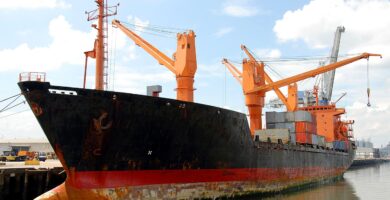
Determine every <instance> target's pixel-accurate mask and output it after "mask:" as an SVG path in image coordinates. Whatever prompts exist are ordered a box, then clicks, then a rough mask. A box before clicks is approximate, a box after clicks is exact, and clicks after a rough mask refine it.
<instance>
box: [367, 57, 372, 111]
mask: <svg viewBox="0 0 390 200" xmlns="http://www.w3.org/2000/svg"><path fill="white" fill-rule="evenodd" d="M368 62H369V59H368V58H367V107H371V103H370V92H371V90H370V79H369V78H370V77H369V70H368V68H369V66H368Z"/></svg>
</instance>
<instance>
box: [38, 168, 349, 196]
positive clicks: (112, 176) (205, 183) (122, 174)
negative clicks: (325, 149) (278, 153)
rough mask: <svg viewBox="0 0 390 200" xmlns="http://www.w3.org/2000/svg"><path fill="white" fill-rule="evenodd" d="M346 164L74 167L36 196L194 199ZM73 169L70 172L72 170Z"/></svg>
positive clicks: (311, 178) (334, 172)
mask: <svg viewBox="0 0 390 200" xmlns="http://www.w3.org/2000/svg"><path fill="white" fill-rule="evenodd" d="M344 171H345V169H344V168H343V169H324V168H305V169H303V168H296V169H290V168H289V169H287V168H286V169H223V170H222V169H221V170H161V171H160V170H156V171H118V172H76V173H74V174H73V175H71V176H69V177H68V179H67V180H66V181H65V183H64V184H62V185H60V186H58V187H57V188H55V189H53V190H51V191H49V192H47V193H45V194H43V195H41V196H40V197H38V198H37V199H45V200H46V199H47V200H48V199H50V200H53V199H56V200H60V199H61V200H62V199H172V198H174V199H193V198H215V197H221V196H226V197H233V196H240V195H246V194H251V193H266V192H277V191H282V190H285V189H288V188H292V187H297V186H300V185H303V184H308V183H312V182H321V181H326V180H329V179H333V178H336V177H339V176H341V175H342V174H343V172H344ZM71 174H72V173H71Z"/></svg>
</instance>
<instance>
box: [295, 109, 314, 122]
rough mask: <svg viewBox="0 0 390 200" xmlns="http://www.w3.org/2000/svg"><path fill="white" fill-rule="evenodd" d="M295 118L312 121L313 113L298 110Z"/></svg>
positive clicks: (297, 120)
mask: <svg viewBox="0 0 390 200" xmlns="http://www.w3.org/2000/svg"><path fill="white" fill-rule="evenodd" d="M294 120H295V121H296V122H312V121H313V119H312V115H311V113H310V112H307V111H303V110H298V111H295V112H294Z"/></svg>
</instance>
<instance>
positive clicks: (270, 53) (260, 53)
mask: <svg viewBox="0 0 390 200" xmlns="http://www.w3.org/2000/svg"><path fill="white" fill-rule="evenodd" d="M255 54H256V56H257V57H259V58H261V59H262V58H280V56H281V55H282V52H280V50H279V49H255Z"/></svg>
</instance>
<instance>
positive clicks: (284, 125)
mask: <svg viewBox="0 0 390 200" xmlns="http://www.w3.org/2000/svg"><path fill="white" fill-rule="evenodd" d="M265 117H266V127H267V129H288V131H289V133H290V138H291V139H290V140H291V142H294V143H295V142H296V143H301V144H315V145H319V146H323V147H325V138H324V137H323V136H318V135H316V132H317V125H316V119H315V117H314V116H313V115H312V114H311V113H310V112H307V111H302V110H299V111H295V112H266V115H265ZM313 135H316V136H315V138H314V139H313ZM317 136H318V137H317Z"/></svg>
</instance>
